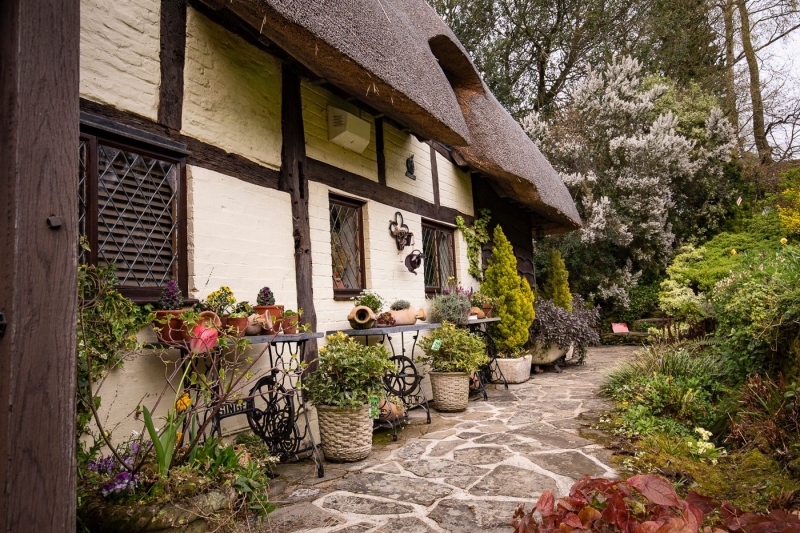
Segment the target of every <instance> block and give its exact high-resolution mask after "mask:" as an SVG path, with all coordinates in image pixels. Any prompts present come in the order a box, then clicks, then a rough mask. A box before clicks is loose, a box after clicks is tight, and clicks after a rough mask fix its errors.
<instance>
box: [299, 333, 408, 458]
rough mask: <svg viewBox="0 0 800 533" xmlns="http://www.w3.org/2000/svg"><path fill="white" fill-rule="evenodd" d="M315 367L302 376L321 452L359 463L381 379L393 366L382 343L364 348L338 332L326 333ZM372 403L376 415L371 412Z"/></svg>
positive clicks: (364, 453)
mask: <svg viewBox="0 0 800 533" xmlns="http://www.w3.org/2000/svg"><path fill="white" fill-rule="evenodd" d="M327 341H328V344H327V345H326V346H324V347H322V348H320V350H319V358H318V359H317V362H318V366H317V369H316V370H315V371H314V372H313V373H312V374H311V375H310V376H308V377H307V378H304V379H303V388H304V389H305V390H307V391H308V396H309V398H310V399H311V402H312V403H313V404H314V406H315V407H316V409H317V418H318V420H319V432H320V437H321V440H322V451H323V453H324V454H325V458H326V459H327V460H329V461H344V462H352V461H360V460H362V459H365V458H366V457H367V456H369V454H370V451H371V450H372V425H373V422H372V418H370V414H372V415H373V416H374V418H378V412H377V411H378V405H379V398H380V397H381V396H382V394H383V377H384V375H386V372H388V371H390V370H392V369H393V368H394V366H393V365H392V364H391V363H390V361H389V353H388V352H387V350H386V348H385V347H384V346H383V345H382V344H378V345H375V346H365V345H363V344H361V343H359V342H356V341H355V340H354V339H352V338H350V337H348V336H347V335H345V334H344V333H342V332H339V333H336V334H335V335H328V337H327ZM371 403H374V411H375V413H370V409H371V408H370V404H371Z"/></svg>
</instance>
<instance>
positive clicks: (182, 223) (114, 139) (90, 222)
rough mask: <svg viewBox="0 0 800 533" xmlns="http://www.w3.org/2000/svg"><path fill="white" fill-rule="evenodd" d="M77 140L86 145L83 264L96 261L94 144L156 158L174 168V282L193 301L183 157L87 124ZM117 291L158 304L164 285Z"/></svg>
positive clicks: (130, 297)
mask: <svg viewBox="0 0 800 533" xmlns="http://www.w3.org/2000/svg"><path fill="white" fill-rule="evenodd" d="M80 140H83V141H86V142H87V157H86V209H87V211H86V222H85V224H86V237H87V240H88V242H89V248H90V250H89V252H88V254H87V256H86V257H87V264H89V265H96V264H97V259H98V250H97V247H98V244H97V235H98V212H99V205H98V179H99V178H98V157H99V150H98V145H99V144H102V145H104V146H109V147H111V148H117V149H120V150H125V151H129V152H135V153H137V154H140V155H142V156H145V157H150V158H154V159H159V160H162V161H166V162H169V163H173V164H175V165H176V166H177V168H178V172H179V173H180V175H179V176H178V180H177V186H178V193H177V195H176V197H175V198H176V200H175V201H177V202H178V206H177V209H176V212H177V219H178V220H177V226H178V227H177V235H176V243H175V251H176V252H177V254H178V260H177V261H178V266H177V281H178V285H179V287H180V288H181V291H182V292H183V295H184V299H185V302H186V303H187V304H191V303H192V302H194V301H195V300H192V299H190V298H188V297H187V296H188V294H189V290H188V289H189V265H188V246H187V242H188V227H187V219H188V217H187V203H186V154H184V153H180V152H179V151H177V150H176V151H172V150H169V149H168V148H165V147H162V146H158V145H155V144H151V143H147V142H145V141H142V140H139V139H133V138H131V137H129V136H126V135H124V134H117V133H114V132H110V131H108V130H107V129H101V128H95V127H92V126H90V125H86V124H82V125H81V132H80ZM118 290H119V292H120V293H121V294H122V295H123V296H125V297H127V298H129V299H130V300H132V301H133V302H135V303H137V304H147V303H155V302H157V301H158V298H159V296H160V295H161V291H163V290H164V286H159V287H132V286H123V285H120V286H119V287H118Z"/></svg>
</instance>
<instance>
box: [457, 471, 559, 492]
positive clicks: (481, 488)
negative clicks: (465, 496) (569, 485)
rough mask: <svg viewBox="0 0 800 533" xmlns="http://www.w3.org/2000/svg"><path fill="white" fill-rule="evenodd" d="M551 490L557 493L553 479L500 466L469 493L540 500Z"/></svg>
mask: <svg viewBox="0 0 800 533" xmlns="http://www.w3.org/2000/svg"><path fill="white" fill-rule="evenodd" d="M547 489H550V490H552V491H553V493H554V494H555V493H556V482H555V480H554V479H553V478H551V477H548V476H545V475H543V474H539V473H538V472H534V471H532V470H525V469H524V468H518V467H516V466H508V465H500V466H498V467H497V468H495V469H494V471H493V472H492V473H490V474H487V475H486V476H484V478H483V479H482V480H480V481H479V482H478V484H477V485H475V486H474V487H472V488H471V489H470V490H469V492H470V494H473V495H475V496H511V497H513V498H525V499H530V498H538V497H539V495H540V494H541V493H542V492H544V491H546V490H547Z"/></svg>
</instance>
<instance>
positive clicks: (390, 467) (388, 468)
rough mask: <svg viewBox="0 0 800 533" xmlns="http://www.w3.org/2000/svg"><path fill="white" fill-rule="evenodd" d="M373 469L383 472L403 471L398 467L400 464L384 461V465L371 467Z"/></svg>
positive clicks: (398, 472)
mask: <svg viewBox="0 0 800 533" xmlns="http://www.w3.org/2000/svg"><path fill="white" fill-rule="evenodd" d="M373 470H374V471H375V472H383V473H384V474H402V473H403V469H402V468H400V466H399V465H398V464H397V463H395V462H392V463H386V464H385V465H381V466H376V467H375V468H373Z"/></svg>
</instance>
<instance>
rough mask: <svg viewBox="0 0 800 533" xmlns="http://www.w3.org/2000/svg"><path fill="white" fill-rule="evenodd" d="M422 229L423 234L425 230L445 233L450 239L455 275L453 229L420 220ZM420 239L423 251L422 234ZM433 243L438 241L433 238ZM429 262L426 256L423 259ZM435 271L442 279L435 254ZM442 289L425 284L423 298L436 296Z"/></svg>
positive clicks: (454, 234)
mask: <svg viewBox="0 0 800 533" xmlns="http://www.w3.org/2000/svg"><path fill="white" fill-rule="evenodd" d="M422 228H423V233H424V231H425V229H429V230H433V231H438V232H442V233H446V234H447V235H448V236H449V237H450V254H451V257H452V258H453V264H452V267H453V275H455V273H456V232H455V228H452V227H450V226H445V225H444V224H439V223H436V222H433V221H430V220H426V219H422ZM421 237H422V239H423V243H422V246H423V249H424V247H425V243H424V239H425V236H424V234H423V235H422V236H421ZM434 242H438V241H436V240H435V238H434ZM429 260H430V259H429V258H428V257H427V256H426V257H425V261H429ZM436 269H437V270H438V271H439V277H440V278H441V277H442V272H441V270H439V254H438V253H437V254H436ZM424 276H425V274H424V272H423V278H424ZM423 281H424V280H423ZM443 281H444V282H446V281H447V280H446V279H445V280H443ZM443 288H444V287H434V286H429V285H427V284H426V285H425V296H426V297H428V298H430V297H433V296H436V295H437V294H440V293H441V292H442V289H443Z"/></svg>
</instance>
